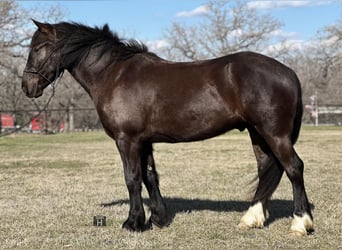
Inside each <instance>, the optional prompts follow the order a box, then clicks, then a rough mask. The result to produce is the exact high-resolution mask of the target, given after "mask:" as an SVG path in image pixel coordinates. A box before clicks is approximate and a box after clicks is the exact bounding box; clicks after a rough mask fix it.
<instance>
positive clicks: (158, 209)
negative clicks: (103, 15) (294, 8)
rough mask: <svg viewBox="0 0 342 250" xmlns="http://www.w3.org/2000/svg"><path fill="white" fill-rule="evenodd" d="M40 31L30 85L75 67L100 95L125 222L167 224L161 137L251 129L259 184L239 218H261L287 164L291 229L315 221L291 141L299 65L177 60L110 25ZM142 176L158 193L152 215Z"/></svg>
mask: <svg viewBox="0 0 342 250" xmlns="http://www.w3.org/2000/svg"><path fill="white" fill-rule="evenodd" d="M34 23H35V24H36V25H37V27H38V30H37V31H36V32H35V34H34V36H33V38H32V42H31V50H30V54H29V57H28V61H27V65H26V68H25V70H24V75H23V79H22V89H23V91H24V92H25V94H26V95H27V96H28V97H31V98H35V97H39V96H41V95H42V94H43V90H44V88H45V87H47V86H48V85H49V84H51V83H52V82H53V81H55V79H56V78H58V77H59V76H60V75H61V73H62V72H63V71H64V70H68V71H69V72H70V73H71V74H72V75H73V76H74V78H75V79H76V80H77V81H78V82H79V83H80V84H81V85H82V87H83V88H84V89H85V90H86V91H87V92H88V94H89V95H90V96H91V98H92V100H93V101H94V104H95V107H96V109H97V112H98V115H99V117H100V120H101V122H102V124H103V127H104V129H105V131H106V133H107V134H108V135H109V136H110V137H111V138H113V139H114V140H115V142H116V145H117V147H118V150H119V152H120V156H121V158H122V163H123V167H124V173H125V181H126V184H127V188H128V192H129V200H130V210H129V216H128V219H127V220H126V221H125V223H124V224H123V227H124V228H126V229H128V230H132V231H143V230H146V229H147V225H152V224H151V223H153V224H154V225H156V226H158V227H163V226H166V225H168V224H169V221H168V216H167V212H166V207H165V203H164V201H163V199H162V196H161V194H160V191H159V184H158V175H157V172H156V168H155V162H154V159H153V147H152V144H153V143H155V142H170V143H176V142H190V141H196V140H203V139H207V138H210V137H213V136H217V135H220V134H222V133H224V132H226V131H228V130H231V129H235V128H236V129H239V130H244V129H248V131H249V134H250V137H251V141H252V145H253V149H254V153H255V156H256V160H257V164H258V178H259V183H258V186H257V188H256V191H255V196H254V199H253V201H252V204H251V207H250V208H249V210H248V211H247V213H246V214H245V215H244V216H243V217H242V219H241V222H240V224H239V225H240V227H242V228H252V227H263V225H264V222H265V220H266V217H267V210H266V206H267V202H268V200H269V198H270V197H271V195H272V193H273V192H274V190H275V189H276V187H277V186H278V184H279V182H280V179H281V177H282V175H283V172H284V170H285V172H286V174H287V176H288V178H289V179H290V181H291V183H292V187H293V196H294V220H293V223H292V225H291V229H290V230H291V232H292V233H294V234H299V235H306V234H307V233H308V231H309V230H312V229H313V222H312V220H313V219H312V214H311V211H310V206H309V203H308V198H307V195H306V192H305V187H304V178H303V162H302V160H301V159H300V158H299V157H298V155H297V154H296V152H295V150H294V148H293V145H294V143H295V142H296V140H297V137H298V135H299V130H300V126H301V118H302V100H301V87H300V83H299V80H298V78H297V76H296V74H295V73H294V72H293V71H292V70H291V69H289V68H288V67H286V66H284V65H283V64H281V63H279V62H277V61H276V60H274V59H271V58H269V57H266V56H263V55H260V54H256V53H252V52H242V53H236V54H232V55H228V56H224V57H220V58H216V59H212V60H205V61H196V62H186V63H174V62H170V61H166V60H163V59H161V58H159V57H158V56H157V55H155V54H153V53H150V52H148V49H147V47H146V46H145V45H143V44H142V43H140V42H138V41H136V40H123V39H120V38H119V37H118V36H117V35H116V34H114V33H112V32H111V31H110V30H109V28H108V26H107V25H105V26H104V27H103V28H98V27H95V28H91V27H87V26H84V25H81V24H76V23H65V22H63V23H58V24H47V23H39V22H37V21H34ZM142 182H143V183H144V184H145V186H146V188H147V190H148V193H149V195H150V198H151V218H150V220H149V223H147V224H146V222H145V212H144V209H143V202H142V198H141V188H142Z"/></svg>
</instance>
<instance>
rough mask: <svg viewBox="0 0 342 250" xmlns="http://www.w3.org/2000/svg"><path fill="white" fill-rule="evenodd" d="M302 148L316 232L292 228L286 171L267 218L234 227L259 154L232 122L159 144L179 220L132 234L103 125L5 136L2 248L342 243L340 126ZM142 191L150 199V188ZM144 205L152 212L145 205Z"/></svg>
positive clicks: (163, 183) (0, 188) (307, 135)
mask: <svg viewBox="0 0 342 250" xmlns="http://www.w3.org/2000/svg"><path fill="white" fill-rule="evenodd" d="M296 150H297V152H298V154H299V155H300V156H301V158H302V159H303V160H304V162H305V181H306V188H307V193H308V196H309V199H310V202H311V203H313V205H314V207H315V209H314V211H313V214H314V217H315V221H314V223H315V229H316V231H315V233H314V234H313V235H311V236H308V237H292V236H290V235H289V234H288V231H289V227H290V223H291V215H292V189H291V185H290V183H289V181H288V179H287V178H286V177H285V176H284V177H283V179H282V182H281V183H280V185H279V187H278V189H277V191H276V192H275V194H274V195H273V198H272V201H271V202H270V206H269V208H270V219H269V221H268V224H267V226H266V227H265V228H264V229H262V230H260V229H255V230H249V231H241V230H239V229H238V228H237V224H238V223H239V220H240V218H241V216H242V215H243V213H244V211H245V210H246V209H247V208H248V205H249V203H248V199H249V198H250V197H251V193H250V190H251V189H252V188H253V184H250V182H251V181H252V180H253V178H254V177H255V175H256V163H255V159H254V155H253V152H252V149H251V145H250V141H249V137H248V134H247V133H246V132H243V133H239V132H234V131H233V132H230V133H228V134H225V135H223V136H220V137H217V138H214V139H211V140H207V141H203V142H196V143H185V144H157V145H155V158H156V163H157V169H158V171H159V174H160V188H161V192H162V194H163V196H164V197H165V201H166V203H167V206H168V212H169V215H170V216H171V217H172V218H173V222H172V224H171V225H170V226H169V227H168V228H165V229H162V230H153V231H148V232H144V233H130V232H127V231H125V230H122V229H121V225H122V223H123V222H124V221H125V219H126V217H127V215H128V200H127V198H128V193H127V190H126V186H125V183H124V178H123V170H122V167H121V161H120V157H119V154H118V153H117V150H116V149H115V147H114V143H113V141H112V140H110V139H109V138H108V137H107V136H106V135H105V134H104V133H103V132H92V133H72V134H57V135H14V136H9V137H4V138H0V159H1V160H0V218H1V221H0V248H6V249H7V248H31V249H38V248H48V249H51V248H53V249H56V248H71V249H74V248H108V249H113V248H125V249H126V248H138V249H141V248H144V249H146V248H156V249H165V248H169V249H175V248H192V249H193V248H194V249H215V248H218V249H223V248H229V249H237V248H239V249H246V248H257V249H265V248H269V249H274V248H287V249H293V248H304V249H309V248H310V249H322V248H323V249H326V248H328V249H336V248H341V241H342V220H341V217H342V201H341V200H342V199H341V198H342V196H341V190H342V184H341V179H342V174H341V170H342V158H341V153H342V129H341V128H339V127H319V128H315V127H305V128H304V129H303V130H302V131H301V135H300V138H299V141H298V143H297V145H296ZM143 197H144V201H145V204H148V196H147V192H146V191H145V190H144V191H143ZM101 203H109V204H111V205H110V206H106V207H102V206H101ZM145 211H146V214H147V217H148V216H149V210H148V206H147V205H146V206H145ZM98 214H101V215H106V216H107V226H106V227H103V228H98V227H94V226H93V225H92V222H93V216H94V215H98Z"/></svg>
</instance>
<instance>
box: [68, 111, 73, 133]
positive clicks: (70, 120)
mask: <svg viewBox="0 0 342 250" xmlns="http://www.w3.org/2000/svg"><path fill="white" fill-rule="evenodd" d="M68 116H69V117H68V118H69V119H68V120H69V126H68V131H69V132H72V131H74V108H73V106H72V105H70V107H69V109H68Z"/></svg>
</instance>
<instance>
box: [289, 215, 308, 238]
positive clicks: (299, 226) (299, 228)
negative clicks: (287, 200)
mask: <svg viewBox="0 0 342 250" xmlns="http://www.w3.org/2000/svg"><path fill="white" fill-rule="evenodd" d="M309 230H313V221H312V219H311V217H310V216H309V215H308V214H307V213H305V214H304V215H303V216H302V217H300V216H298V215H293V220H292V224H291V228H290V234H293V235H296V236H305V235H307V234H308V231H309Z"/></svg>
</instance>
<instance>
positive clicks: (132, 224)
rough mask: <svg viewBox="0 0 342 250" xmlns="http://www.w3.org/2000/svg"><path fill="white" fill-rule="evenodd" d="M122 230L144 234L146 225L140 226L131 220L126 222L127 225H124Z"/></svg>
mask: <svg viewBox="0 0 342 250" xmlns="http://www.w3.org/2000/svg"><path fill="white" fill-rule="evenodd" d="M122 228H124V229H126V230H128V231H130V232H143V231H145V229H146V227H145V225H140V224H137V223H135V222H134V221H130V220H126V221H125V223H124V224H122Z"/></svg>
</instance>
